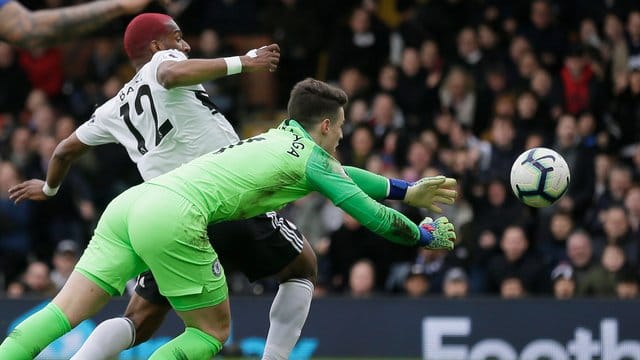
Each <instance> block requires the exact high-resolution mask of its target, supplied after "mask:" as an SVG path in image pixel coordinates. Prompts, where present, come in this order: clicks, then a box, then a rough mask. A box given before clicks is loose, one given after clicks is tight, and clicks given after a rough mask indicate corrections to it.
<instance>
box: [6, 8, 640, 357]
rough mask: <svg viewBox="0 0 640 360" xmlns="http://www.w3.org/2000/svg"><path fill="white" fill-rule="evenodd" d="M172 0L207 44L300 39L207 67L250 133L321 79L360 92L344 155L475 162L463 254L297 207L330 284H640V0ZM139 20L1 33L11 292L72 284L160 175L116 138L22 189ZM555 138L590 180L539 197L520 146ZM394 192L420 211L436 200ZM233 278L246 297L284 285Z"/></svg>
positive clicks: (600, 287) (99, 97)
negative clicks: (140, 188)
mask: <svg viewBox="0 0 640 360" xmlns="http://www.w3.org/2000/svg"><path fill="white" fill-rule="evenodd" d="M21 2H22V3H23V4H24V5H25V6H27V7H29V8H32V9H39V8H47V7H59V6H64V5H69V4H73V3H78V2H82V1H65V0H48V1H21ZM148 10H149V11H163V12H165V11H166V10H164V9H161V8H154V7H150V8H148ZM167 12H168V13H169V14H171V15H172V16H174V17H175V19H176V21H177V23H178V25H179V26H180V27H181V28H182V30H183V32H184V33H185V38H186V39H187V41H188V42H189V43H190V45H191V47H192V53H191V55H190V56H191V57H205V58H214V57H221V56H230V55H238V54H244V53H245V52H246V51H247V50H249V49H252V48H255V47H259V46H262V45H266V44H268V43H271V42H276V43H278V44H279V45H280V48H281V51H282V55H281V61H280V66H279V69H278V71H277V72H276V73H273V74H270V73H261V74H242V75H236V76H231V77H227V78H222V79H218V80H216V81H213V82H210V83H206V84H205V87H206V89H207V91H208V92H209V93H210V95H211V98H212V99H213V101H214V102H215V103H216V104H217V105H218V107H219V108H220V109H221V111H222V112H223V113H224V114H225V115H226V116H227V118H228V119H229V120H230V121H231V122H232V124H233V125H234V127H235V128H236V130H237V131H238V132H239V133H240V134H241V135H242V137H246V136H250V135H253V134H255V133H257V132H260V131H262V130H265V129H267V128H269V127H271V126H273V125H275V124H277V123H278V122H280V121H281V120H283V119H284V118H285V117H286V101H287V99H288V94H289V91H290V89H291V87H292V86H293V84H295V83H296V82H297V81H299V80H302V79H304V78H306V77H315V78H318V79H321V80H325V81H328V82H330V83H332V84H335V85H337V86H339V87H341V88H342V89H344V90H345V91H346V92H347V94H348V95H349V97H350V102H349V104H348V105H347V109H346V124H345V137H344V139H343V141H342V143H341V145H340V147H339V150H340V153H339V158H340V160H341V161H342V163H343V164H345V165H355V166H359V167H364V168H367V169H368V170H370V171H373V172H376V173H379V174H382V175H385V176H387V177H397V178H402V179H405V180H408V181H414V180H417V179H419V178H421V177H423V176H432V175H437V174H444V175H447V176H450V177H455V178H457V179H458V184H459V189H458V190H459V194H460V196H459V198H458V200H457V202H456V204H455V205H453V206H447V207H446V208H445V215H446V216H448V217H449V219H450V220H451V221H452V222H453V223H454V224H455V225H456V228H457V230H458V244H457V247H456V249H455V250H454V251H452V252H443V251H429V250H424V249H414V248H407V247H401V246H397V245H394V244H391V243H388V242H386V241H384V240H383V239H381V238H379V237H377V236H376V235H374V234H373V233H371V232H370V231H368V230H366V229H364V228H363V227H361V226H360V224H358V223H357V222H356V221H354V219H353V218H351V217H349V216H348V215H346V214H344V213H342V212H341V211H340V210H339V209H337V208H335V207H334V206H333V205H332V204H330V203H329V202H327V201H326V200H325V199H324V198H322V197H320V196H314V195H311V196H308V197H306V198H303V199H301V200H299V201H297V202H295V203H293V204H291V205H290V206H288V207H286V208H285V209H284V210H283V213H284V214H285V215H286V216H287V217H288V218H290V219H292V220H294V222H295V223H296V224H297V225H298V227H299V228H300V229H301V230H302V232H303V233H304V234H305V235H306V236H307V238H308V239H309V241H310V242H311V244H312V245H313V246H314V248H315V250H316V253H317V255H318V257H319V266H320V281H319V284H318V286H317V287H316V296H317V297H318V298H321V297H330V298H332V297H336V296H337V297H344V298H348V299H371V298H380V297H393V298H394V299H396V300H397V299H398V298H402V299H404V298H425V299H432V300H434V299H437V298H472V299H477V298H480V297H481V298H495V299H498V298H508V299H514V298H526V299H528V300H532V299H541V298H546V299H544V300H542V299H541V300H540V301H544V302H545V304H550V302H549V301H554V300H553V299H554V298H555V299H569V298H603V297H606V298H610V299H616V298H618V299H629V298H638V275H639V266H638V261H639V256H640V249H639V244H640V146H639V145H640V3H638V1H632V0H621V1H618V0H555V1H552V0H533V1H531V0H528V1H510V0H484V1H482V0H378V1H375V0H364V1H361V0H326V1H311V0H263V1H258V0H207V1H204V0H203V1H197V0H193V1H191V0H178V1H174V2H173V3H172V4H171V6H170V7H169V9H168V11H167ZM129 19H130V18H122V19H119V20H116V21H114V22H112V23H111V24H110V25H109V26H107V27H105V28H103V29H102V30H100V31H98V32H95V33H93V34H92V35H90V36H88V37H85V38H83V39H81V40H74V41H72V42H69V43H66V44H63V45H60V46H56V47H53V48H47V49H37V50H33V51H26V50H20V49H16V48H12V47H11V46H9V45H7V44H5V43H0V284H1V286H0V297H8V298H22V299H24V298H28V297H29V298H36V299H40V298H45V297H47V296H50V295H52V294H54V293H55V292H56V290H57V289H59V288H60V287H61V286H62V284H63V283H64V281H65V279H66V277H67V276H68V274H69V273H70V271H71V269H72V268H73V265H74V264H75V261H77V259H78V257H79V255H80V254H81V251H82V249H83V248H84V246H85V245H86V243H87V242H88V240H89V239H90V236H91V233H92V230H93V228H94V226H95V223H96V221H97V219H98V218H99V216H100V214H101V212H102V211H103V209H104V207H105V206H106V204H107V203H108V202H109V201H110V200H111V199H112V198H113V197H114V196H116V195H117V194H119V193H120V192H122V191H123V190H124V189H126V188H128V187H130V186H132V185H134V184H137V183H139V182H140V181H141V180H140V178H139V176H138V175H137V171H136V169H135V166H134V165H133V164H132V163H131V162H130V160H129V159H128V157H127V155H126V153H125V151H124V150H123V149H122V148H121V147H120V146H119V145H116V144H114V145H107V146H100V147H96V148H94V149H92V150H91V151H90V153H89V154H87V155H86V156H84V157H83V158H82V159H81V160H80V161H79V162H78V163H77V164H76V166H74V167H73V168H72V170H71V171H70V173H69V176H68V177H67V179H66V180H65V182H64V183H63V185H62V187H61V190H60V192H59V194H58V195H57V196H56V197H54V198H53V199H51V200H49V201H47V202H42V203H35V202H25V203H22V204H20V205H18V206H16V205H14V204H13V203H12V202H11V201H9V199H8V194H7V189H8V188H9V187H11V186H13V185H15V184H17V183H18V182H20V181H22V180H24V179H29V178H34V177H35V178H44V176H45V174H46V168H47V162H48V160H49V158H50V156H51V154H52V151H53V149H54V148H55V146H56V144H57V143H58V142H59V141H60V140H62V139H64V138H65V137H67V136H68V135H69V134H70V133H71V132H73V130H74V129H75V128H76V127H77V126H78V125H79V124H81V123H83V122H84V121H86V120H88V119H89V117H90V115H91V113H92V112H93V109H94V108H95V106H97V105H100V104H102V103H103V102H104V101H105V100H106V99H109V98H110V97H112V96H114V95H115V94H116V93H117V91H118V90H119V89H120V87H121V86H122V85H123V84H124V82H126V81H128V80H129V79H130V77H131V76H132V75H133V72H134V70H133V68H132V67H131V66H130V64H128V62H127V59H126V56H125V55H124V52H123V49H122V34H123V31H124V28H125V26H126V24H127V22H128V20H129ZM536 146H546V147H550V148H553V149H554V150H556V151H558V152H559V153H560V154H562V155H563V156H564V157H565V159H566V160H567V162H568V164H569V167H570V169H571V178H572V179H571V180H572V181H571V185H570V187H569V190H568V193H567V194H566V195H565V196H564V197H563V198H562V199H561V200H560V201H559V202H558V203H557V204H555V205H554V206H552V207H549V208H544V209H537V210H536V209H533V208H528V207H526V206H524V205H522V204H521V203H519V201H518V200H517V199H516V197H515V196H514V195H513V194H512V192H511V189H510V185H509V171H510V168H511V164H512V162H513V160H515V158H516V157H517V156H518V155H519V154H520V153H521V152H522V151H523V150H525V149H527V148H531V147H536ZM388 205H390V206H392V207H394V208H396V209H398V210H400V211H402V212H404V213H405V214H406V215H407V216H409V217H410V218H411V219H413V220H415V221H416V222H417V221H419V220H421V219H422V218H423V217H424V216H427V215H429V214H427V213H425V212H422V211H418V210H416V209H411V208H407V207H405V206H404V205H403V204H401V203H397V202H393V201H389V202H388ZM228 279H229V285H230V290H231V293H232V295H251V296H255V295H263V294H266V295H269V299H270V296H271V295H272V294H273V293H275V290H276V289H277V283H276V282H274V281H270V280H265V281H259V282H256V283H253V284H249V283H248V282H247V281H246V279H245V278H244V277H243V276H242V275H240V274H229V276H228ZM435 301H439V300H435ZM615 303H616V302H615V301H614V302H611V303H607V304H615ZM313 312H314V310H313V308H312V313H313ZM265 316H266V315H265ZM633 334H634V336H636V337H637V338H640V333H639V332H638V331H637V330H636V331H635V332H634V333H633ZM303 336H304V333H303ZM637 355H638V357H637V358H638V359H640V350H638V354H637ZM634 359H635V357H634Z"/></svg>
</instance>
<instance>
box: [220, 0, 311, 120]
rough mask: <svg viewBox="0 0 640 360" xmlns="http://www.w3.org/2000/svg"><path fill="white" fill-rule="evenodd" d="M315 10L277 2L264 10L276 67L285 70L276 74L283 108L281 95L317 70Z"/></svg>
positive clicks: (292, 0) (292, 1) (306, 4)
mask: <svg viewBox="0 0 640 360" xmlns="http://www.w3.org/2000/svg"><path fill="white" fill-rule="evenodd" d="M316 7H317V4H316V3H315V2H314V1H303V0H277V1H270V2H269V5H267V8H266V9H265V11H264V15H263V22H264V24H265V28H266V31H267V33H268V34H271V36H272V38H273V41H274V42H276V43H278V45H280V51H281V52H280V64H279V66H280V68H281V69H285V71H278V72H277V75H278V86H279V87H278V89H279V93H280V94H281V96H280V99H281V105H286V101H287V96H285V95H286V94H287V93H288V92H289V91H290V90H291V88H293V85H295V83H297V82H298V81H300V80H303V79H304V78H305V77H308V76H310V75H311V76H313V75H314V74H315V73H316V71H317V62H318V53H319V51H320V47H321V36H322V26H321V24H320V23H319V19H318V17H317V16H316V13H315V12H316V10H317V9H316ZM216 82H217V81H216ZM225 113H226V112H225Z"/></svg>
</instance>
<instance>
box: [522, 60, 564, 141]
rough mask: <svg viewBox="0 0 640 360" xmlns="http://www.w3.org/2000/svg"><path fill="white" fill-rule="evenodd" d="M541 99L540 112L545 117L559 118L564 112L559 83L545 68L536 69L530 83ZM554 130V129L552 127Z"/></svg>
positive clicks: (539, 99)
mask: <svg viewBox="0 0 640 360" xmlns="http://www.w3.org/2000/svg"><path fill="white" fill-rule="evenodd" d="M529 87H530V88H531V90H532V91H533V92H534V93H535V95H536V96H537V98H538V101H539V108H540V114H541V116H542V117H543V118H549V117H550V118H551V119H554V120H555V119H557V118H558V117H559V116H560V115H561V114H562V97H561V96H560V95H558V93H560V91H561V90H560V89H559V85H557V84H555V83H554V81H553V79H552V78H551V75H550V74H549V73H548V72H547V71H546V70H544V69H538V70H536V71H535V72H534V73H533V75H532V76H531V82H530V84H529ZM550 130H551V131H553V129H550Z"/></svg>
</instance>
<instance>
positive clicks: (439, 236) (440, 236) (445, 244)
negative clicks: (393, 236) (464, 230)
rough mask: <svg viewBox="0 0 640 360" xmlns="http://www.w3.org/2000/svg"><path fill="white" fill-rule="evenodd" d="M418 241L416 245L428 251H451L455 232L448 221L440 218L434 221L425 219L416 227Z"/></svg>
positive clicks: (428, 218)
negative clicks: (418, 236)
mask: <svg viewBox="0 0 640 360" xmlns="http://www.w3.org/2000/svg"><path fill="white" fill-rule="evenodd" d="M418 228H419V229H420V240H419V241H418V245H420V246H423V247H425V248H426V249H430V250H440V249H444V250H453V247H454V246H455V243H454V241H455V239H456V232H455V228H454V226H453V224H452V223H450V222H449V219H447V218H446V217H444V216H442V217H439V218H437V219H436V220H435V221H434V220H433V219H432V218H430V217H426V218H424V220H422V221H421V222H420V224H419V225H418Z"/></svg>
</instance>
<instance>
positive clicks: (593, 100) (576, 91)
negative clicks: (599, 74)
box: [560, 48, 601, 115]
mask: <svg viewBox="0 0 640 360" xmlns="http://www.w3.org/2000/svg"><path fill="white" fill-rule="evenodd" d="M560 77H561V79H562V86H563V92H564V109H565V111H566V112H568V113H570V114H573V115H577V114H578V113H580V112H581V111H586V110H589V111H593V112H595V113H599V111H600V110H601V109H600V106H599V102H600V96H601V94H600V86H599V84H598V83H597V78H596V77H595V74H594V70H593V68H592V67H591V66H590V65H589V64H588V63H587V61H586V59H585V53H584V49H582V48H572V49H570V50H569V51H568V53H567V55H566V57H565V59H564V67H563V68H562V70H561V72H560Z"/></svg>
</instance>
